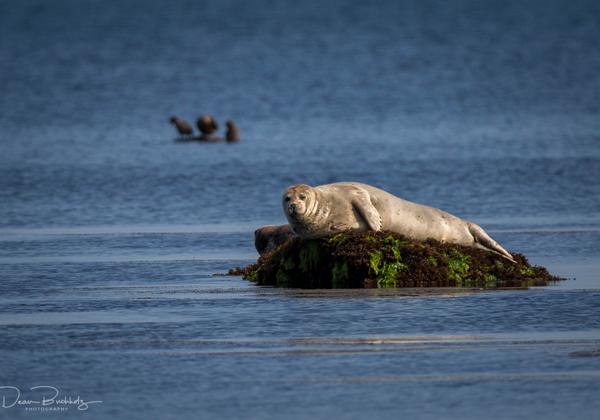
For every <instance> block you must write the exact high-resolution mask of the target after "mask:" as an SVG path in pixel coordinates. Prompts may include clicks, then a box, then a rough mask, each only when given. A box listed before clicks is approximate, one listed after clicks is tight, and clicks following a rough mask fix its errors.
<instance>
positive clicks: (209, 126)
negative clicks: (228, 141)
mask: <svg viewBox="0 0 600 420" xmlns="http://www.w3.org/2000/svg"><path fill="white" fill-rule="evenodd" d="M196 126H197V127H198V130H200V133H201V134H200V136H198V137H197V138H196V139H197V140H200V141H219V140H222V139H221V138H220V137H219V136H216V135H214V134H213V133H214V132H215V131H217V130H218V129H219V124H217V122H216V121H215V119H214V118H213V117H212V116H210V115H202V116H201V117H199V118H198V119H197V120H196Z"/></svg>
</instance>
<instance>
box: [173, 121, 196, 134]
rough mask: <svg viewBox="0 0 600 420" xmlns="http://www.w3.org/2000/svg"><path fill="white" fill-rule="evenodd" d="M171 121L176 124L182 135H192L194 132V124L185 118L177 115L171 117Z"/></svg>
mask: <svg viewBox="0 0 600 420" xmlns="http://www.w3.org/2000/svg"><path fill="white" fill-rule="evenodd" d="M169 121H170V122H171V124H173V125H174V126H175V128H176V129H177V131H178V132H179V134H181V135H182V136H191V135H192V134H194V130H193V129H192V126H191V125H189V124H188V123H187V122H186V121H185V120H182V119H181V118H177V117H171V118H170V119H169Z"/></svg>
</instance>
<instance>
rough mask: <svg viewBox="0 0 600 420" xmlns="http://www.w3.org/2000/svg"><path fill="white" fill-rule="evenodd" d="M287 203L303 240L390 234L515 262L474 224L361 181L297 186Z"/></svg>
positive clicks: (288, 193) (285, 197)
mask: <svg viewBox="0 0 600 420" xmlns="http://www.w3.org/2000/svg"><path fill="white" fill-rule="evenodd" d="M282 203H283V210H284V213H285V216H286V217H287V219H288V222H289V224H290V226H291V227H292V229H293V231H294V232H295V233H296V234H297V235H299V236H300V237H303V238H320V237H323V236H327V235H331V234H333V233H337V232H343V231H347V230H358V231H367V230H374V231H379V230H390V231H393V232H397V233H400V234H402V235H404V236H406V237H408V238H411V239H416V240H426V239H435V240H438V241H440V242H447V243H453V244H459V245H466V246H472V247H476V248H481V249H485V250H488V251H491V252H495V253H496V254H499V255H501V256H502V257H504V258H506V259H508V260H510V261H513V262H514V261H515V260H514V259H513V257H512V255H511V254H510V253H509V252H508V251H507V250H505V249H504V248H503V247H502V246H500V244H498V243H497V242H496V241H494V240H493V239H492V238H491V237H490V236H489V235H488V234H487V233H486V232H485V231H484V230H483V229H482V228H481V227H480V226H478V225H476V224H475V223H472V222H469V221H467V220H463V219H461V218H459V217H456V216H453V215H451V214H450V213H446V212H445V211H442V210H439V209H436V208H433V207H428V206H425V205H422V204H417V203H413V202H410V201H407V200H403V199H401V198H399V197H396V196H394V195H392V194H390V193H388V192H385V191H383V190H380V189H379V188H375V187H372V186H370V185H366V184H361V183H358V182H338V183H334V184H326V185H320V186H317V187H311V186H309V185H306V184H298V185H293V186H291V187H289V188H287V189H286V190H285V191H284V193H283V198H282Z"/></svg>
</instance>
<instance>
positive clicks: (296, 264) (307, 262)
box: [230, 232, 559, 289]
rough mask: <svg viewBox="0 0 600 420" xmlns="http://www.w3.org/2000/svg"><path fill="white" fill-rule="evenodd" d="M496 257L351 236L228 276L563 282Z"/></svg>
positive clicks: (471, 283)
mask: <svg viewBox="0 0 600 420" xmlns="http://www.w3.org/2000/svg"><path fill="white" fill-rule="evenodd" d="M513 256H514V257H515V260H516V261H517V262H516V263H513V262H510V261H508V260H505V259H503V258H502V257H500V256H499V255H497V254H494V253H491V252H488V251H485V250H482V249H478V248H470V247H465V246H460V245H454V244H442V243H439V242H437V241H433V240H428V241H425V242H419V241H413V240H410V239H407V238H406V237H404V236H402V235H399V234H396V233H393V232H366V233H358V232H347V233H337V234H335V235H332V236H329V237H326V238H322V239H313V240H303V239H301V238H298V237H294V238H291V239H289V240H288V241H287V242H285V243H284V244H282V245H281V246H280V247H278V248H277V249H275V250H274V251H272V252H270V253H268V254H265V255H263V256H261V257H260V258H259V260H258V261H257V263H256V264H252V265H250V266H248V267H246V268H238V269H234V270H230V274H233V275H242V276H243V277H244V278H246V279H248V280H250V281H253V282H256V283H257V284H260V285H271V286H277V287H301V288H363V287H375V288H390V287H469V288H486V289H495V288H505V287H530V286H540V285H547V284H549V283H551V282H555V281H557V280H559V279H558V278H557V277H555V276H552V275H550V273H548V271H547V270H546V269H545V268H543V267H537V266H532V265H530V264H529V262H528V261H527V259H526V258H525V257H524V256H523V255H520V254H513Z"/></svg>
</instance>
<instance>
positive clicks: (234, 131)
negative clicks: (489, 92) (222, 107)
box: [225, 120, 240, 141]
mask: <svg viewBox="0 0 600 420" xmlns="http://www.w3.org/2000/svg"><path fill="white" fill-rule="evenodd" d="M225 125H226V126H227V133H226V134H225V140H227V141H239V140H240V129H239V128H238V126H237V125H235V123H234V122H233V121H231V120H229V121H227V122H226V123H225Z"/></svg>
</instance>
